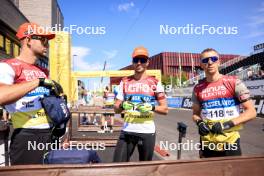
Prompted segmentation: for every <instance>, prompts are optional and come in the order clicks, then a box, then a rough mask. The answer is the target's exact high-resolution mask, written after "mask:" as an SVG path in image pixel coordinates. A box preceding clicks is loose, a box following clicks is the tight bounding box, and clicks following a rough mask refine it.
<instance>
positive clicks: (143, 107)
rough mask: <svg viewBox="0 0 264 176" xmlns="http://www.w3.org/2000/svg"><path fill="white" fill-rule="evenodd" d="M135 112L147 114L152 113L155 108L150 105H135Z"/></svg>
mask: <svg viewBox="0 0 264 176" xmlns="http://www.w3.org/2000/svg"><path fill="white" fill-rule="evenodd" d="M136 110H138V111H139V112H149V111H154V110H155V106H154V105H152V104H150V103H140V104H138V105H137V108H136Z"/></svg>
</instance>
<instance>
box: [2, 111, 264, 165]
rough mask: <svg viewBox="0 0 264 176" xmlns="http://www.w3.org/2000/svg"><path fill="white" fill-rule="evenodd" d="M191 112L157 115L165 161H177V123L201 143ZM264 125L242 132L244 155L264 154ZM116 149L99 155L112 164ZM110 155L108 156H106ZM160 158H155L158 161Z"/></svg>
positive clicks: (192, 155)
mask: <svg viewBox="0 0 264 176" xmlns="http://www.w3.org/2000/svg"><path fill="white" fill-rule="evenodd" d="M191 114H192V113H191V111H190V110H170V111H169V114H168V115H167V116H161V115H157V116H156V117H155V123H156V130H157V138H156V144H157V145H159V144H161V142H163V144H166V141H167V143H168V144H170V146H171V148H172V150H169V151H168V153H169V154H170V156H169V157H164V158H163V159H166V160H170V159H177V149H176V148H175V146H176V144H177V142H178V131H177V122H184V123H185V124H186V125H187V126H188V127H187V134H186V138H184V139H183V143H186V145H187V144H188V141H189V144H191V143H192V144H194V143H197V142H198V141H199V136H198V133H197V127H196V125H195V124H194V123H193V122H192V120H191ZM263 124H264V118H257V119H255V120H254V121H251V122H249V123H247V124H246V125H245V126H244V129H243V130H242V131H241V146H242V152H243V155H251V154H264V140H263V139H264V131H262V128H263ZM117 136H118V134H116V133H114V134H113V136H112V137H114V138H115V137H117ZM113 151H114V148H109V150H108V151H105V152H101V153H99V155H101V156H106V158H107V159H106V160H105V162H110V161H111V159H112V155H113ZM106 152H107V153H108V155H107V154H106ZM3 153H4V145H3V143H2V141H0V163H3V162H4V157H3ZM137 158H138V155H137V151H135V154H134V156H133V158H132V161H135V160H136V159H137ZM158 158H159V156H158V157H157V156H155V158H154V159H155V160H157V159H158ZM182 159H198V151H197V150H195V149H193V150H182Z"/></svg>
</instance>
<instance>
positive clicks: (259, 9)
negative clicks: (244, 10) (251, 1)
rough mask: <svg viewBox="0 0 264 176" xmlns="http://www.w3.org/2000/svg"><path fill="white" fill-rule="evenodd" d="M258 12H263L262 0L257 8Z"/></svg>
mask: <svg viewBox="0 0 264 176" xmlns="http://www.w3.org/2000/svg"><path fill="white" fill-rule="evenodd" d="M257 11H258V12H264V2H262V3H261V5H260V7H259V8H258V10H257Z"/></svg>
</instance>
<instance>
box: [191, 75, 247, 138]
mask: <svg viewBox="0 0 264 176" xmlns="http://www.w3.org/2000/svg"><path fill="white" fill-rule="evenodd" d="M236 79H237V78H236V77H233V76H224V75H223V76H222V77H221V78H220V79H219V80H218V81H216V82H210V83H209V82H206V81H205V80H204V81H202V82H201V83H199V84H198V85H196V86H195V88H194V94H195V95H196V97H197V100H198V101H199V103H200V105H201V114H200V116H201V118H202V119H203V120H204V121H205V122H206V123H207V124H208V125H209V127H210V128H211V127H212V126H213V125H214V124H215V123H216V122H222V123H223V122H226V121H229V120H231V119H233V118H236V117H238V116H239V113H240V102H239V100H238V98H237V97H236V94H235V88H236V87H235V86H236ZM241 128H242V126H241V125H238V126H235V127H233V128H231V129H229V130H227V131H225V135H215V134H211V133H209V134H208V135H206V136H202V140H203V141H208V142H214V143H218V142H220V143H224V142H227V143H234V142H235V141H236V140H237V139H238V138H239V137H240V136H239V133H238V130H240V129H241Z"/></svg>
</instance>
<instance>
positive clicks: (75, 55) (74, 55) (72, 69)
mask: <svg viewBox="0 0 264 176" xmlns="http://www.w3.org/2000/svg"><path fill="white" fill-rule="evenodd" d="M75 56H78V55H77V54H74V55H72V71H74V57H75Z"/></svg>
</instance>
